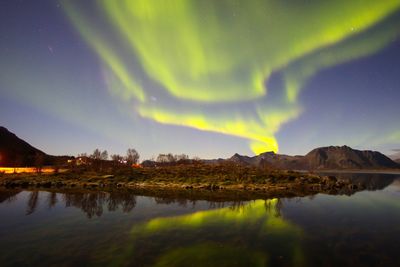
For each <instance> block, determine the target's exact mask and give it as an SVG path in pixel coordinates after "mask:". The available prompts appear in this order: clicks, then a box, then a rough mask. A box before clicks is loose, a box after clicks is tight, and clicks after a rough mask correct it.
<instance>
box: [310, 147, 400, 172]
mask: <svg viewBox="0 0 400 267" xmlns="http://www.w3.org/2000/svg"><path fill="white" fill-rule="evenodd" d="M304 160H305V163H306V164H307V165H308V168H309V169H380V168H398V167H399V166H398V164H397V163H395V162H394V161H393V160H391V159H390V158H388V157H387V156H385V155H383V154H382V153H380V152H377V151H371V150H356V149H352V148H351V147H348V146H329V147H321V148H316V149H314V150H312V151H311V152H309V153H308V154H307V155H305V156H304Z"/></svg>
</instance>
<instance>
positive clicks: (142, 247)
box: [0, 174, 400, 267]
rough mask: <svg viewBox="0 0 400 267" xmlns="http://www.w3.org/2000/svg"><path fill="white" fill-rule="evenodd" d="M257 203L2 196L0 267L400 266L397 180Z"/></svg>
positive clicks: (377, 178)
mask: <svg viewBox="0 0 400 267" xmlns="http://www.w3.org/2000/svg"><path fill="white" fill-rule="evenodd" d="M352 176H353V178H352V179H358V180H360V181H362V182H363V183H365V184H366V185H367V187H368V189H367V190H364V191H361V192H357V193H354V194H352V195H350V196H347V195H336V196H331V195H325V194H318V195H315V196H309V197H302V198H281V199H268V200H261V199H259V200H252V201H229V202H213V201H204V200H196V201H195V200H189V199H173V198H156V197H146V196H140V195H135V194H132V193H131V192H122V191H121V192H114V193H104V192H98V191H93V192H90V191H70V192H63V191H58V192H56V191H54V192H46V191H32V190H15V189H0V218H1V219H0V265H1V266H185V267H186V266H207V267H211V266H400V177H399V176H396V175H377V174H373V175H368V174H364V175H354V174H352Z"/></svg>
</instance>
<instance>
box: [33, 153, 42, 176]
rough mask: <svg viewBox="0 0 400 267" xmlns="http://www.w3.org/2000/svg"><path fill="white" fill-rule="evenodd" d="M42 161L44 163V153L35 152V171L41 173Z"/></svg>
mask: <svg viewBox="0 0 400 267" xmlns="http://www.w3.org/2000/svg"><path fill="white" fill-rule="evenodd" d="M43 163H44V155H43V154H42V153H39V152H36V154H35V167H36V172H37V173H42V168H43Z"/></svg>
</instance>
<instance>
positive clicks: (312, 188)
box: [0, 172, 366, 199]
mask: <svg viewBox="0 0 400 267" xmlns="http://www.w3.org/2000/svg"><path fill="white" fill-rule="evenodd" d="M280 175H282V177H280V179H278V180H276V179H275V180H273V181H274V182H271V181H270V180H268V179H264V180H262V181H260V182H251V181H235V180H234V179H233V178H231V179H228V180H226V179H225V180H223V179H211V178H208V179H206V178H203V179H197V180H196V181H192V180H191V179H186V180H180V179H177V178H175V179H172V178H171V179H159V178H150V179H149V178H148V179H138V178H136V179H126V177H123V176H121V177H118V176H114V175H96V176H95V175H80V176H75V175H72V176H66V175H65V174H64V173H62V174H36V175H32V174H14V175H11V174H8V175H3V176H0V187H2V188H9V189H28V190H54V189H55V190H91V191H105V192H107V191H118V190H121V191H123V190H131V191H132V192H139V193H146V194H147V195H152V196H162V195H179V196H182V197H189V198H190V197H195V196H196V195H198V196H202V197H204V196H206V197H210V198H216V199H258V198H270V197H304V196H309V195H315V194H318V193H323V194H331V195H332V194H346V195H351V194H354V193H355V192H357V191H361V190H364V189H365V188H366V187H365V186H364V185H362V184H360V183H352V182H351V181H350V180H346V179H338V178H336V177H333V176H321V175H315V174H300V173H292V172H290V173H284V174H282V173H280ZM77 177H79V178H77Z"/></svg>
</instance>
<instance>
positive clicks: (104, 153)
mask: <svg viewBox="0 0 400 267" xmlns="http://www.w3.org/2000/svg"><path fill="white" fill-rule="evenodd" d="M100 159H101V160H108V152H107V150H104V151H103V152H101V154H100Z"/></svg>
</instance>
